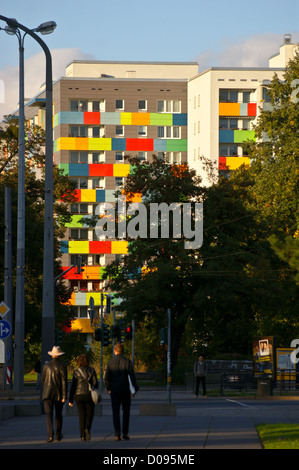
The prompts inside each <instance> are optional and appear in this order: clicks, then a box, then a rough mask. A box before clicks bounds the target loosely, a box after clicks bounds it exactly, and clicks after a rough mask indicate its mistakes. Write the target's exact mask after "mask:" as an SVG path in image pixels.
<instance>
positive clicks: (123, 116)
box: [120, 113, 132, 126]
mask: <svg viewBox="0 0 299 470" xmlns="http://www.w3.org/2000/svg"><path fill="white" fill-rule="evenodd" d="M120 123H121V125H123V126H125V125H131V124H132V113H120Z"/></svg>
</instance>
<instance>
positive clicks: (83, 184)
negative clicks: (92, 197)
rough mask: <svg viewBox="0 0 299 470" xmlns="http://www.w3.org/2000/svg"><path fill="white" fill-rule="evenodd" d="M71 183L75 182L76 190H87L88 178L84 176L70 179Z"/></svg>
mask: <svg viewBox="0 0 299 470" xmlns="http://www.w3.org/2000/svg"><path fill="white" fill-rule="evenodd" d="M71 179H72V180H73V181H76V183H77V188H78V189H87V188H88V178H85V177H84V176H81V177H78V178H73V177H72V178H71Z"/></svg>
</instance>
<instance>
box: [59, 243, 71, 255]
mask: <svg viewBox="0 0 299 470" xmlns="http://www.w3.org/2000/svg"><path fill="white" fill-rule="evenodd" d="M68 252H69V242H68V240H63V241H61V242H60V253H68Z"/></svg>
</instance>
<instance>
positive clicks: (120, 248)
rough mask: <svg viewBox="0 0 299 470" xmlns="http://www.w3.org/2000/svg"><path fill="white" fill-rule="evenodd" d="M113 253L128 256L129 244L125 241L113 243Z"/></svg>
mask: <svg viewBox="0 0 299 470" xmlns="http://www.w3.org/2000/svg"><path fill="white" fill-rule="evenodd" d="M111 253H114V254H123V255H125V254H127V253H128V242H125V241H112V242H111Z"/></svg>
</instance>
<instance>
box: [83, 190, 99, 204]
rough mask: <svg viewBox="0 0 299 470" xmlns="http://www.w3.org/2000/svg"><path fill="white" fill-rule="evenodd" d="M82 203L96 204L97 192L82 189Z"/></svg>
mask: <svg viewBox="0 0 299 470" xmlns="http://www.w3.org/2000/svg"><path fill="white" fill-rule="evenodd" d="M81 202H96V190H95V189H81Z"/></svg>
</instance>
